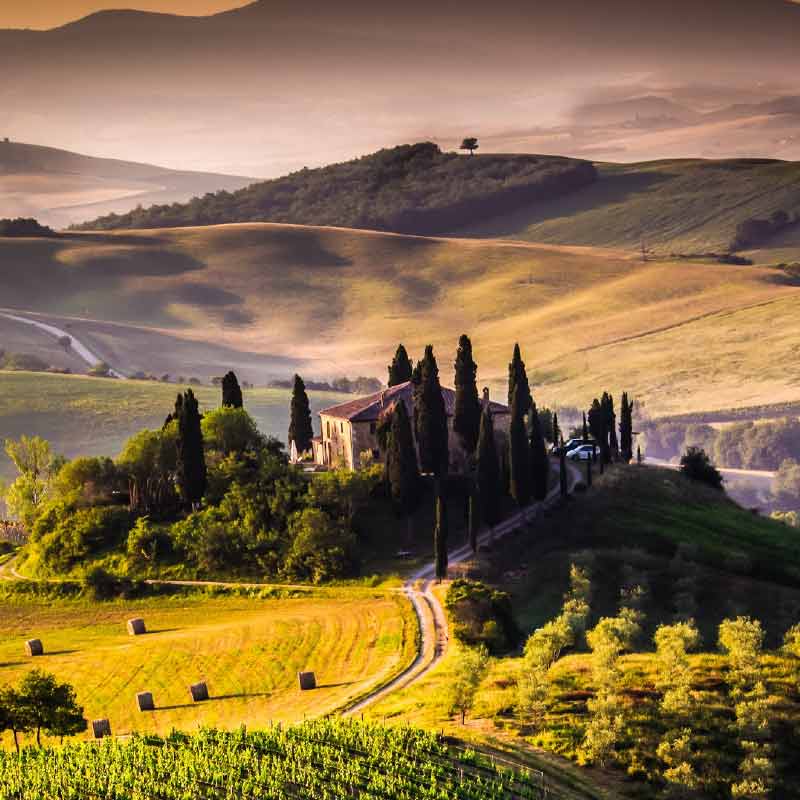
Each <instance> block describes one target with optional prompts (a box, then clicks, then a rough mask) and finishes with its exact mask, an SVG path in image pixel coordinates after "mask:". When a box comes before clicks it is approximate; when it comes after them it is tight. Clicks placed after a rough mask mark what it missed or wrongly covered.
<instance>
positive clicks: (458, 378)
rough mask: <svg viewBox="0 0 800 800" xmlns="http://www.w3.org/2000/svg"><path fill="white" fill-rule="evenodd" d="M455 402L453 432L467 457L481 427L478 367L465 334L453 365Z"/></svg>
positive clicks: (476, 444) (470, 343)
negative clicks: (459, 440) (458, 438)
mask: <svg viewBox="0 0 800 800" xmlns="http://www.w3.org/2000/svg"><path fill="white" fill-rule="evenodd" d="M455 370H456V374H455V384H456V400H455V411H454V412H453V430H454V431H455V432H456V433H457V434H458V435H459V437H460V439H461V443H462V445H463V447H464V451H465V452H466V453H467V455H468V456H472V455H473V454H474V453H475V448H476V447H477V446H478V434H479V432H480V427H481V401H480V400H479V399H478V384H477V382H476V376H477V372H478V365H477V364H476V363H475V362H474V361H473V359H472V342H470V340H469V336H467V334H466V333H462V334H461V338H460V339H459V340H458V350H457V352H456V363H455Z"/></svg>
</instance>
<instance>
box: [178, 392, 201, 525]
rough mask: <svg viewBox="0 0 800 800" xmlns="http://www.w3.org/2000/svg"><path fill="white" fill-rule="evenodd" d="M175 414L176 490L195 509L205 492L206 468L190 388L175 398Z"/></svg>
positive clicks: (198, 422) (198, 419) (195, 407)
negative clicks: (176, 430) (176, 421)
mask: <svg viewBox="0 0 800 800" xmlns="http://www.w3.org/2000/svg"><path fill="white" fill-rule="evenodd" d="M179 397H180V396H179ZM175 416H176V418H177V420H178V441H177V451H178V461H177V483H178V490H179V491H180V494H181V497H182V498H183V501H184V503H186V505H187V506H188V507H189V508H192V509H196V508H197V507H198V506H199V505H200V501H201V500H202V499H203V495H204V494H205V492H206V478H207V471H206V456H205V451H204V450H203V431H202V428H201V426H200V410H199V407H198V405H197V398H196V397H195V396H194V392H193V391H192V390H191V389H187V390H186V391H185V392H184V394H183V397H182V398H181V399H180V401H176V403H175Z"/></svg>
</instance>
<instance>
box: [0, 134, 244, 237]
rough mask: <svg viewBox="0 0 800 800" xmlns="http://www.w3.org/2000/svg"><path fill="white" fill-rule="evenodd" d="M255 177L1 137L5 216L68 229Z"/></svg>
mask: <svg viewBox="0 0 800 800" xmlns="http://www.w3.org/2000/svg"><path fill="white" fill-rule="evenodd" d="M249 183H251V179H250V178H241V177H236V176H232V175H216V174H213V173H206V172H180V171H176V170H170V169H164V168H163V167H155V166H153V165H151V164H137V163H134V162H131V161H118V160H115V159H109V158H92V157H90V156H84V155H79V154H78V153H70V152H68V151H66V150H57V149H55V148H52V147H40V146H38V145H32V144H22V143H19V142H12V141H4V140H2V139H0V218H2V217H25V216H32V217H36V218H37V219H39V221H40V222H43V223H46V224H49V225H52V226H55V227H63V226H66V225H69V224H71V223H74V222H82V221H83V220H85V219H86V218H87V217H89V216H96V215H97V214H101V213H103V214H105V213H109V212H111V211H126V210H128V209H130V208H131V206H133V205H138V204H143V205H152V204H153V203H158V202H175V201H180V200H188V199H189V198H190V197H193V196H194V195H196V194H205V193H206V192H211V191H218V190H220V189H229V190H233V189H238V188H240V187H242V186H246V185H247V184H249Z"/></svg>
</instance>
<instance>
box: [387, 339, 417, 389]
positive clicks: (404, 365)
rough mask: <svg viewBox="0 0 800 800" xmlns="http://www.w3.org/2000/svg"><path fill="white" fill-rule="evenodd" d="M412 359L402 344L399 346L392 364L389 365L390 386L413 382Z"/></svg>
mask: <svg viewBox="0 0 800 800" xmlns="http://www.w3.org/2000/svg"><path fill="white" fill-rule="evenodd" d="M411 372H412V370H411V359H409V357H408V353H407V352H406V349H405V347H403V345H402V344H399V345H398V346H397V351H396V352H395V354H394V358H393V359H392V363H391V364H389V386H397V385H398V384H400V383H405V382H406V381H410V380H411Z"/></svg>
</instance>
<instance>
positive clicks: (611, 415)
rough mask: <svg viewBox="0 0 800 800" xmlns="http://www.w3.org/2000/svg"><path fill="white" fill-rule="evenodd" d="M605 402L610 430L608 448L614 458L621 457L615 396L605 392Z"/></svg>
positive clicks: (607, 428)
mask: <svg viewBox="0 0 800 800" xmlns="http://www.w3.org/2000/svg"><path fill="white" fill-rule="evenodd" d="M603 403H604V405H605V409H606V430H607V431H608V449H609V453H610V456H611V458H612V459H615V460H616V459H618V458H619V440H618V439H617V415H616V413H615V411H614V398H613V397H612V396H611V395H610V394H608V393H607V392H603Z"/></svg>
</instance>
